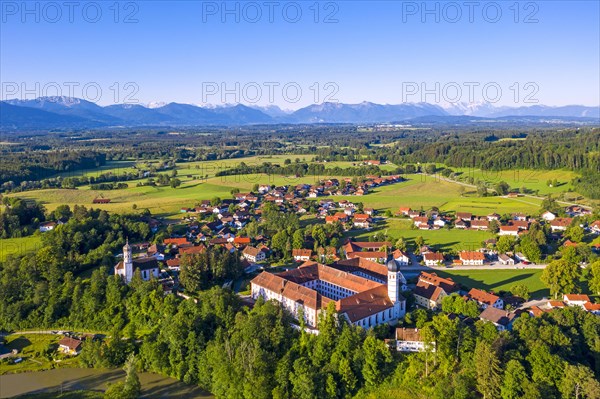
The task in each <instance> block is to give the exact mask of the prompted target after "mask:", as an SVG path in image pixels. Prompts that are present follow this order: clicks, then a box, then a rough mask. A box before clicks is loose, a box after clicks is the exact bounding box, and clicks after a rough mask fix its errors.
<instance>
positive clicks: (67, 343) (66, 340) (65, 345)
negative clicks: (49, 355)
mask: <svg viewBox="0 0 600 399" xmlns="http://www.w3.org/2000/svg"><path fill="white" fill-rule="evenodd" d="M82 343H83V342H82V341H80V340H78V339H75V338H70V337H63V338H61V339H60V341H58V350H60V351H61V352H63V353H66V354H67V355H79V352H81V344H82Z"/></svg>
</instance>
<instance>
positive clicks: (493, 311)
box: [479, 306, 518, 327]
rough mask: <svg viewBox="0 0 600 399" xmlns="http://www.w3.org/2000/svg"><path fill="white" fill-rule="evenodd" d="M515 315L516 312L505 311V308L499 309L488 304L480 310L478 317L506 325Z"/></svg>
mask: <svg viewBox="0 0 600 399" xmlns="http://www.w3.org/2000/svg"><path fill="white" fill-rule="evenodd" d="M517 316H518V314H517V313H515V312H507V311H506V310H500V309H497V308H494V307H492V306H488V307H487V308H485V310H484V311H483V312H481V314H480V315H479V318H480V319H481V320H486V321H491V322H492V323H495V324H499V325H501V326H505V327H506V326H507V325H509V324H510V322H511V321H512V320H513V319H514V318H515V317H517Z"/></svg>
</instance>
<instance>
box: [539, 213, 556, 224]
mask: <svg viewBox="0 0 600 399" xmlns="http://www.w3.org/2000/svg"><path fill="white" fill-rule="evenodd" d="M542 219H544V220H545V221H547V222H551V221H553V220H554V219H556V215H555V214H553V213H552V212H550V211H546V212H544V213H542Z"/></svg>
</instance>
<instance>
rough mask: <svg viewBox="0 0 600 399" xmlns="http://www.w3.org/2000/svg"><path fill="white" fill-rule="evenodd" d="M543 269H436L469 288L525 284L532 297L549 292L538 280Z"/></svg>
mask: <svg viewBox="0 0 600 399" xmlns="http://www.w3.org/2000/svg"><path fill="white" fill-rule="evenodd" d="M542 271H543V270H538V269H531V270H451V269H450V270H446V271H436V273H437V274H438V275H440V276H442V277H450V278H452V280H454V281H456V282H457V283H459V284H462V285H464V286H465V287H469V288H473V287H476V288H480V289H483V290H486V291H494V292H499V291H509V290H510V287H512V286H513V285H514V284H525V285H526V286H527V287H528V288H529V292H530V293H531V296H532V297H533V298H541V297H543V296H548V295H549V294H550V293H549V291H548V289H547V288H546V287H545V286H544V283H542V281H541V280H540V276H541V275H542Z"/></svg>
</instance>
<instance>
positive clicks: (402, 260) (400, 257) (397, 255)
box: [392, 249, 410, 266]
mask: <svg viewBox="0 0 600 399" xmlns="http://www.w3.org/2000/svg"><path fill="white" fill-rule="evenodd" d="M392 256H393V257H394V260H395V261H396V262H398V265H400V266H408V264H409V263H410V259H409V257H408V255H407V254H406V253H404V252H402V251H400V250H399V249H397V250H395V251H394V252H393V253H392Z"/></svg>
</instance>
